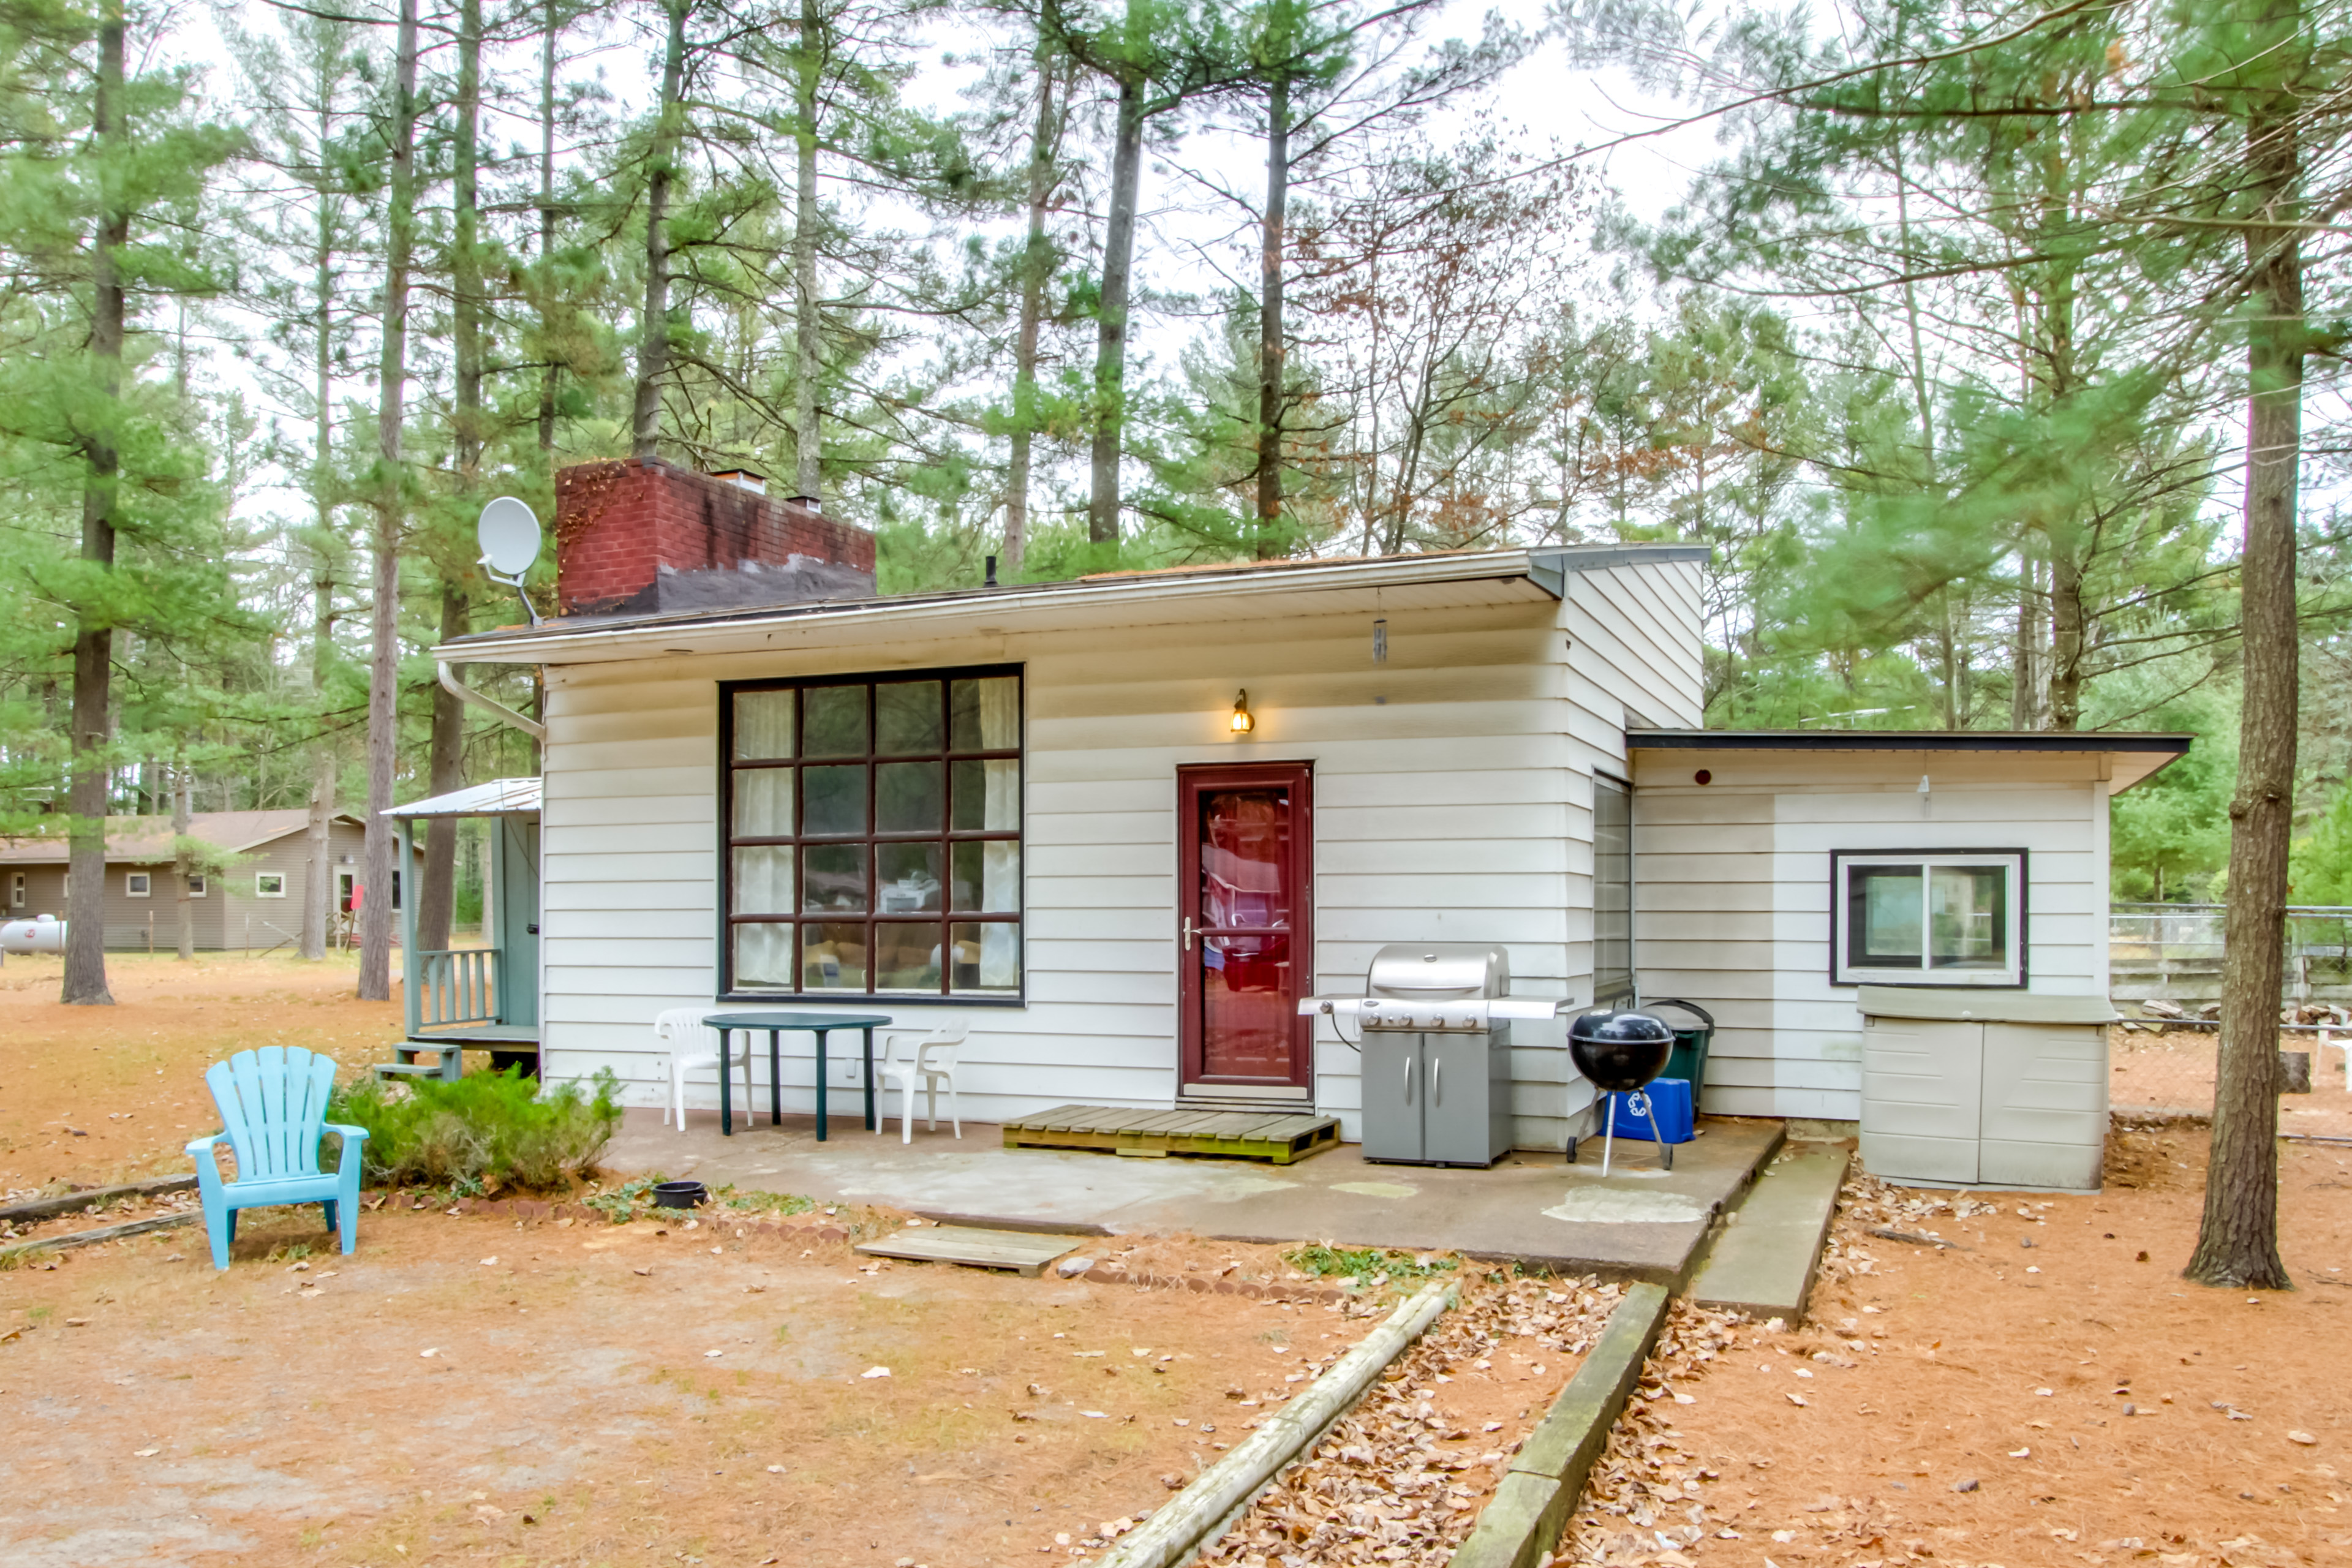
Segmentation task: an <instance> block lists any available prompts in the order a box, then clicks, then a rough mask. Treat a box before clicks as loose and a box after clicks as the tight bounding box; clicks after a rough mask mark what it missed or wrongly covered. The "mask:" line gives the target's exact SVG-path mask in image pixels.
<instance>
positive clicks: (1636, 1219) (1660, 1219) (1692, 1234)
mask: <svg viewBox="0 0 2352 1568" xmlns="http://www.w3.org/2000/svg"><path fill="white" fill-rule="evenodd" d="M845 1098H847V1097H845ZM853 1103H854V1101H853ZM1700 1128H1701V1133H1700V1136H1699V1138H1698V1139H1697V1140H1696V1142H1690V1143H1685V1144H1682V1145H1680V1146H1678V1147H1677V1148H1676V1149H1675V1168H1674V1170H1672V1171H1671V1172H1669V1171H1663V1170H1660V1169H1659V1168H1658V1161H1657V1155H1656V1152H1655V1150H1654V1148H1653V1146H1652V1145H1650V1144H1647V1143H1631V1144H1628V1143H1624V1142H1620V1143H1619V1144H1618V1146H1617V1156H1618V1157H1617V1159H1616V1160H1615V1162H1614V1163H1613V1164H1612V1170H1611V1173H1610V1174H1609V1175H1608V1176H1607V1177H1606V1178H1604V1177H1602V1175H1601V1145H1600V1142H1599V1141H1598V1140H1588V1141H1587V1142H1585V1143H1584V1144H1583V1146H1582V1149H1581V1151H1580V1160H1579V1163H1576V1164H1573V1165H1570V1164H1568V1163H1566V1162H1565V1161H1564V1160H1563V1159H1562V1157H1561V1156H1560V1155H1559V1154H1557V1153H1538V1152H1517V1153H1513V1154H1511V1155H1508V1156H1507V1157H1506V1158H1505V1159H1504V1161H1503V1162H1502V1163H1500V1164H1498V1165H1496V1166H1495V1167H1494V1168H1493V1169H1492V1170H1486V1171H1467V1170H1443V1169H1436V1168H1432V1167H1423V1166H1414V1165H1380V1164H1370V1163H1366V1162H1365V1160H1364V1158H1363V1156H1362V1154H1361V1152H1360V1150H1359V1148H1358V1146H1357V1145H1355V1144H1343V1145H1341V1146H1340V1147H1339V1148H1338V1149H1336V1150H1333V1151H1331V1152H1328V1153H1323V1154H1318V1155H1316V1156H1314V1157H1313V1158H1311V1159H1308V1160H1305V1161H1302V1162H1300V1163H1297V1164H1295V1165H1289V1166H1280V1167H1277V1166H1275V1165H1270V1164H1265V1163H1259V1162H1256V1161H1243V1160H1220V1159H1204V1158H1190V1157H1185V1156H1173V1157H1169V1158H1163V1159H1129V1158H1122V1157H1120V1156H1118V1155H1116V1154H1108V1153H1094V1152H1066V1151H1062V1150H1044V1149H1006V1148H1004V1147H1003V1138H1002V1134H1001V1132H1000V1131H999V1129H997V1128H996V1127H994V1126H990V1125H985V1124H982V1123H979V1122H967V1123H965V1125H964V1130H963V1137H962V1138H961V1140H959V1139H957V1138H955V1137H954V1136H953V1135H952V1134H951V1133H950V1131H948V1128H947V1126H946V1124H945V1123H942V1124H941V1125H940V1131H937V1132H935V1133H934V1132H929V1131H925V1130H924V1128H923V1126H922V1123H921V1122H920V1121H918V1122H917V1123H916V1128H915V1137H914V1142H912V1143H911V1144H905V1143H901V1142H899V1141H898V1123H897V1121H895V1120H894V1121H892V1122H891V1123H890V1131H889V1132H888V1133H887V1135H884V1136H877V1135H876V1134H874V1133H871V1132H868V1131H866V1130H865V1129H864V1127H863V1126H862V1125H861V1124H860V1122H859V1121H858V1119H857V1118H856V1117H855V1116H849V1117H836V1118H834V1119H833V1120H832V1122H831V1133H832V1135H831V1137H830V1138H828V1139H827V1140H825V1141H824V1142H818V1141H817V1137H816V1122H815V1119H814V1118H813V1117H808V1116H799V1117H795V1116H786V1117H785V1118H784V1121H783V1123H782V1126H771V1125H769V1124H768V1122H767V1121H766V1119H765V1116H764V1113H763V1114H762V1117H761V1121H760V1122H759V1124H758V1125H757V1126H751V1127H746V1126H744V1125H743V1124H742V1123H740V1122H738V1123H737V1126H736V1132H735V1135H734V1136H733V1137H731V1138H728V1137H721V1136H720V1135H719V1126H718V1117H717V1116H716V1114H714V1113H712V1112H709V1111H696V1112H690V1113H689V1114H688V1125H687V1130H686V1131H684V1132H680V1131H677V1129H675V1128H669V1127H664V1126H663V1125H662V1121H661V1113H660V1112H659V1111H657V1110H631V1111H630V1112H629V1113H628V1115H627V1119H626V1121H625V1123H624V1126H623V1129H622V1131H621V1133H620V1135H619V1136H617V1137H616V1138H614V1141H613V1146H612V1149H611V1151H610V1152H609V1153H608V1154H607V1155H606V1157H605V1162H604V1163H605V1166H606V1168H607V1169H608V1170H611V1171H614V1172H618V1173H626V1174H630V1175H636V1174H642V1173H648V1172H656V1171H657V1172H660V1173H663V1174H664V1175H667V1176H673V1177H683V1176H691V1177H694V1178H695V1179H697V1180H698V1181H703V1182H707V1183H709V1184H712V1185H714V1186H716V1185H720V1184H726V1183H732V1184H735V1185H737V1186H739V1187H748V1188H753V1189H757V1190H761V1191H767V1192H780V1193H800V1194H806V1195H807V1196H810V1197H813V1198H816V1199H819V1200H821V1201H824V1202H828V1203H831V1202H850V1203H867V1204H878V1205H888V1206H890V1207H894V1208H903V1209H907V1210H910V1211H912V1212H913V1213H916V1214H919V1215H925V1216H926V1217H929V1218H932V1219H940V1220H950V1221H961V1222H964V1223H969V1224H982V1225H989V1226H1000V1227H1005V1228H1018V1229H1036V1230H1055V1231H1062V1232H1066V1233H1069V1234H1073V1235H1087V1236H1118V1235H1125V1234H1129V1233H1154V1232H1156V1233H1174V1232H1191V1233H1192V1234H1194V1235H1198V1236H1202V1237H1213V1238H1216V1239H1220V1240H1234V1241H1328V1242H1334V1243H1339V1244H1343V1245H1347V1246H1357V1247H1404V1248H1412V1249H1416V1250H1418V1249H1424V1248H1439V1247H1443V1248H1447V1249H1451V1250H1454V1251H1459V1252H1462V1253H1465V1254H1467V1255H1469V1256H1472V1257H1475V1258H1490V1259H1497V1260H1504V1261H1515V1262H1521V1263H1525V1264H1527V1265H1528V1266H1529V1267H1534V1268H1549V1269H1553V1270H1556V1271H1559V1272H1563V1273H1580V1274H1581V1273H1593V1274H1599V1275H1601V1276H1602V1277H1604V1278H1610V1279H1643V1280H1654V1281H1656V1282H1657V1283H1660V1284H1665V1285H1671V1286H1679V1285H1681V1284H1682V1283H1683V1282H1684V1281H1685V1279H1687V1277H1688V1275H1689V1272H1690V1268H1691V1266H1692V1262H1693V1259H1694V1257H1695V1255H1696V1253H1697V1251H1698V1249H1699V1247H1700V1246H1701V1244H1702V1243H1703V1242H1704V1241H1705V1240H1706V1236H1707V1232H1708V1230H1709V1227H1710V1226H1712V1225H1713V1224H1714V1222H1715V1219H1716V1216H1717V1215H1718V1214H1720V1213H1721V1212H1722V1211H1723V1210H1725V1209H1726V1208H1727V1207H1729V1206H1731V1205H1734V1204H1736V1203H1737V1202H1738V1198H1739V1195H1740V1194H1741V1192H1742V1191H1743V1190H1744V1189H1745V1188H1746V1186H1747V1185H1748V1182H1749V1181H1750V1180H1751V1179H1752V1178H1753V1176H1754V1174H1755V1173H1756V1171H1757V1169H1758V1168H1759V1166H1760V1165H1761V1164H1762V1163H1764V1162H1765V1161H1766V1160H1767V1159H1769V1157H1770V1156H1771V1155H1772V1153H1773V1152H1774V1151H1775V1150H1777V1149H1778V1148H1779V1147H1780V1143H1781V1139H1782V1130H1781V1126H1780V1123H1779V1122H1778V1121H1743V1120H1731V1119H1723V1118H1714V1117H1709V1118H1706V1119H1703V1120H1702V1121H1701V1123H1700Z"/></svg>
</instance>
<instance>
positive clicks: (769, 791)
mask: <svg viewBox="0 0 2352 1568" xmlns="http://www.w3.org/2000/svg"><path fill="white" fill-rule="evenodd" d="M734 776H735V837H738V838H790V837H792V836H793V770H792V769H790V768H737V769H736V770H735V775H734Z"/></svg>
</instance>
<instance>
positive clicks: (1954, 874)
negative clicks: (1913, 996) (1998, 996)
mask: <svg viewBox="0 0 2352 1568" xmlns="http://www.w3.org/2000/svg"><path fill="white" fill-rule="evenodd" d="M1927 964H1928V967H1930V968H1932V969H2007V968H2008V967H2009V871H2008V868H2006V867H2001V866H1937V867H1933V868H1930V869H1929V870H1928V873H1927Z"/></svg>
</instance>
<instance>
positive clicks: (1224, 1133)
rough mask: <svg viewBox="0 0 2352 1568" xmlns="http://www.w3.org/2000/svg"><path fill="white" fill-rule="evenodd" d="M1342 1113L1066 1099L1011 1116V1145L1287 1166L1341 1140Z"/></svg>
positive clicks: (1007, 1132)
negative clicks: (1127, 1105) (1142, 1106)
mask: <svg viewBox="0 0 2352 1568" xmlns="http://www.w3.org/2000/svg"><path fill="white" fill-rule="evenodd" d="M1338 1142H1339V1121H1338V1119H1337V1118H1335V1117H1329V1116H1315V1115H1310V1114H1307V1113H1304V1112H1300V1111H1296V1110H1199V1109H1197V1108H1196V1109H1190V1110H1187V1109H1178V1110H1139V1109H1127V1110H1122V1109H1120V1108H1118V1107H1115V1106H1103V1105H1064V1106H1057V1107H1056V1108H1055V1109H1054V1110H1048V1111H1045V1112H1041V1113H1040V1114H1038V1115H1034V1116H1029V1117H1024V1118H1021V1119H1019V1120H1016V1121H1007V1122H1005V1123H1004V1146H1005V1147H1006V1148H1008V1149H1096V1150H1102V1151H1106V1152H1117V1153H1126V1154H1134V1153H1150V1154H1162V1153H1167V1154H1213V1155H1222V1156H1224V1157H1226V1158H1229V1159H1244V1160H1271V1161H1273V1162H1274V1163H1276V1164H1281V1165H1287V1164H1291V1163H1294V1162H1296V1161H1298V1160H1302V1159H1305V1158H1306V1157H1307V1155H1309V1154H1314V1153H1319V1152H1322V1151H1323V1150H1325V1149H1328V1148H1331V1147H1333V1146H1335V1145H1336V1144H1337V1143H1338Z"/></svg>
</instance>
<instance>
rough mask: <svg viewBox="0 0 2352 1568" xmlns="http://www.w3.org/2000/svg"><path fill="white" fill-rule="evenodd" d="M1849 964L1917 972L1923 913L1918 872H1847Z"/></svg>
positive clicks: (1864, 868)
mask: <svg viewBox="0 0 2352 1568" xmlns="http://www.w3.org/2000/svg"><path fill="white" fill-rule="evenodd" d="M1846 878H1847V881H1846V888H1847V907H1846V923H1847V926H1848V928H1849V930H1848V936H1847V941H1848V945H1849V946H1850V947H1851V948H1852V950H1853V951H1851V952H1848V953H1847V954H1846V962H1847V963H1856V964H1864V963H1866V964H1871V965H1874V966H1877V967H1885V968H1894V969H1916V968H1918V967H1919V948H1920V936H1921V929H1920V928H1921V916H1922V913H1923V911H1924V909H1925V900H1924V894H1923V890H1922V885H1921V879H1920V875H1919V868H1918V867H1916V866H1902V867H1895V866H1854V867H1851V868H1848V869H1847V872H1846Z"/></svg>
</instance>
